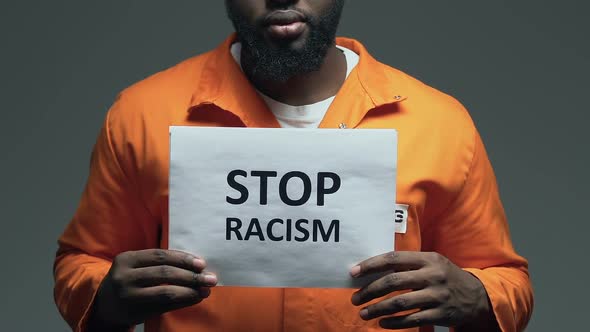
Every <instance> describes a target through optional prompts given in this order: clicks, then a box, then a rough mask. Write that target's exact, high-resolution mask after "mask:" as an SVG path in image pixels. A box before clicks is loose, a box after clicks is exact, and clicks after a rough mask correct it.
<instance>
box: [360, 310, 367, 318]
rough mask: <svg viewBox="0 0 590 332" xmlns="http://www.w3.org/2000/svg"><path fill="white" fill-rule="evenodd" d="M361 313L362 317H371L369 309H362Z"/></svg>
mask: <svg viewBox="0 0 590 332" xmlns="http://www.w3.org/2000/svg"><path fill="white" fill-rule="evenodd" d="M360 315H361V318H362V319H368V318H369V310H367V309H363V310H361V312H360Z"/></svg>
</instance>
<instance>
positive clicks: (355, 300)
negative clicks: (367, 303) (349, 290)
mask: <svg viewBox="0 0 590 332" xmlns="http://www.w3.org/2000/svg"><path fill="white" fill-rule="evenodd" d="M360 301H361V296H360V294H359V293H354V294H352V304H354V305H356V304H358V303H359V302H360Z"/></svg>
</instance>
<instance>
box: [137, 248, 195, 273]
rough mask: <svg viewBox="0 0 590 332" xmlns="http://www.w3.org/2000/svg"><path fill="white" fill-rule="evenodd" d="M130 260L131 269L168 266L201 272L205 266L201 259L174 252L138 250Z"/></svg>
mask: <svg viewBox="0 0 590 332" xmlns="http://www.w3.org/2000/svg"><path fill="white" fill-rule="evenodd" d="M132 259H133V263H132V267H134V268H140V267H148V266H159V265H170V266H176V267H179V268H181V269H185V270H189V271H197V272H201V271H202V270H203V269H204V268H205V266H206V263H205V260H203V259H202V258H200V257H196V256H194V255H191V254H188V253H186V252H182V251H176V250H164V249H147V250H140V251H136V252H134V253H133V256H132Z"/></svg>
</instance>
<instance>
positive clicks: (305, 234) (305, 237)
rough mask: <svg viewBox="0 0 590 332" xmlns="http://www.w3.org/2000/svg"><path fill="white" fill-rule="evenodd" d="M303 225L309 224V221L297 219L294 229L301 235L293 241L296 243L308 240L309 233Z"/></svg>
mask: <svg viewBox="0 0 590 332" xmlns="http://www.w3.org/2000/svg"><path fill="white" fill-rule="evenodd" d="M303 224H306V225H307V224H309V221H308V220H307V219H299V220H297V222H296V223H295V229H296V230H297V231H298V232H299V233H301V234H302V235H303V236H296V237H295V241H297V242H305V241H307V240H308V239H309V231H308V230H307V229H306V228H305V227H303Z"/></svg>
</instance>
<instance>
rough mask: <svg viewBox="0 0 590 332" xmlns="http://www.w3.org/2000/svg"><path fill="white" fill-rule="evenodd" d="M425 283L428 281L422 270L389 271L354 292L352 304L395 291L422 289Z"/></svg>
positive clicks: (361, 302) (359, 303)
mask: <svg viewBox="0 0 590 332" xmlns="http://www.w3.org/2000/svg"><path fill="white" fill-rule="evenodd" d="M427 285H428V281H427V280H426V275H425V273H424V271H422V270H417V271H409V272H397V273H390V274H388V275H386V276H384V277H382V278H380V279H377V280H375V281H373V282H372V283H370V284H368V285H367V286H365V287H363V288H361V289H360V290H358V291H357V292H356V293H354V294H353V295H352V304H354V305H361V304H364V303H367V302H369V301H371V300H373V299H376V298H379V297H382V296H385V295H387V294H389V293H392V292H395V291H399V290H406V289H422V288H424V287H426V286H427Z"/></svg>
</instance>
